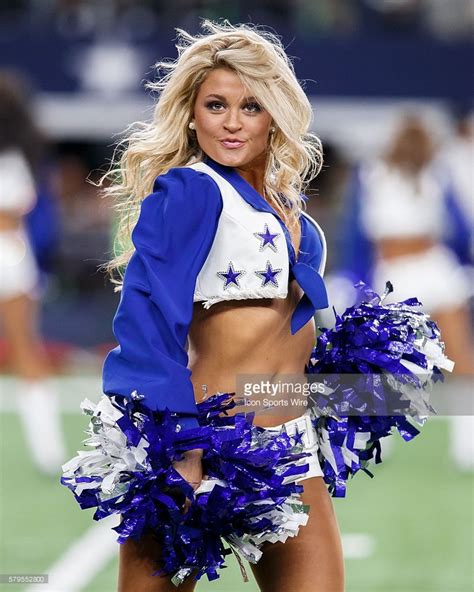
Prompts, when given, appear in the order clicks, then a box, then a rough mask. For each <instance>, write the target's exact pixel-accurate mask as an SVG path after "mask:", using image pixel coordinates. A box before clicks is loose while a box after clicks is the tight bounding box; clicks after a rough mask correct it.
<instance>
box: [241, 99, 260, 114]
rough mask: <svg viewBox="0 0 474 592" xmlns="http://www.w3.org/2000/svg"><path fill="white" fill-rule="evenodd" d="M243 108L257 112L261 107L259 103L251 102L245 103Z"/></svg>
mask: <svg viewBox="0 0 474 592" xmlns="http://www.w3.org/2000/svg"><path fill="white" fill-rule="evenodd" d="M244 109H245V110H246V111H249V112H250V113H259V112H260V111H261V110H262V108H261V107H260V105H259V104H258V103H255V102H252V103H247V104H246V105H245V107H244Z"/></svg>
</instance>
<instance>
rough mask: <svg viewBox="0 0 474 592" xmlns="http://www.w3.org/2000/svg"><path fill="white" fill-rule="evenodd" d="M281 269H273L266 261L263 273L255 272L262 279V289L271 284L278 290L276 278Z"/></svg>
mask: <svg viewBox="0 0 474 592" xmlns="http://www.w3.org/2000/svg"><path fill="white" fill-rule="evenodd" d="M281 271H282V270H281V269H273V267H272V264H271V263H270V261H267V268H266V269H264V270H263V271H256V272H255V273H256V274H257V275H258V276H259V277H260V278H262V280H263V281H262V287H264V286H266V285H267V284H268V283H272V284H273V285H274V286H276V287H277V288H278V280H277V279H276V276H277V275H278V274H279V273H280V272H281Z"/></svg>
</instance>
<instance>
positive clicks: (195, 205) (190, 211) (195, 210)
mask: <svg viewBox="0 0 474 592" xmlns="http://www.w3.org/2000/svg"><path fill="white" fill-rule="evenodd" d="M221 212H222V197H221V194H220V191H219V188H218V187H217V185H216V184H215V183H214V181H213V180H212V179H211V178H210V177H209V176H208V175H205V174H203V173H199V172H197V171H195V170H193V169H190V168H186V167H176V168H172V169H170V170H169V171H167V172H166V173H164V174H162V175H159V176H158V177H156V179H155V182H154V184H153V191H152V193H150V194H149V195H148V196H147V197H145V199H143V201H142V202H141V204H140V212H139V218H138V222H137V224H136V226H135V229H134V237H133V238H136V237H137V234H139V233H142V234H143V233H144V232H146V231H147V230H148V229H149V230H150V232H151V233H154V232H156V229H157V228H158V229H166V228H173V229H174V231H176V232H177V231H179V232H180V233H186V232H194V231H195V229H196V227H198V226H199V225H201V226H202V227H203V228H204V227H207V225H206V224H203V222H204V221H209V226H210V225H211V221H212V220H217V219H218V218H219V217H220V214H221Z"/></svg>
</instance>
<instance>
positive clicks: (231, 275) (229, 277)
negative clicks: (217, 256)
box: [217, 261, 245, 290]
mask: <svg viewBox="0 0 474 592" xmlns="http://www.w3.org/2000/svg"><path fill="white" fill-rule="evenodd" d="M244 273H245V271H244V270H243V269H239V270H235V269H234V264H233V263H232V261H229V267H228V268H227V271H218V272H217V275H218V276H219V277H220V278H221V279H222V280H224V290H226V289H227V288H228V287H229V286H230V285H231V284H234V285H235V286H237V288H240V284H239V276H240V275H243V274H244Z"/></svg>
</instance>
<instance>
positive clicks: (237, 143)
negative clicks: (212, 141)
mask: <svg viewBox="0 0 474 592" xmlns="http://www.w3.org/2000/svg"><path fill="white" fill-rule="evenodd" d="M219 142H220V143H221V144H222V145H223V146H224V148H228V149H230V150H235V149H236V148H240V147H241V146H243V145H244V144H245V140H238V139H237V138H224V139H223V140H219Z"/></svg>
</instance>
